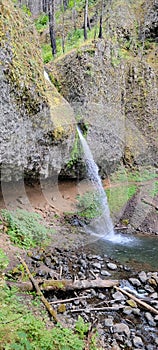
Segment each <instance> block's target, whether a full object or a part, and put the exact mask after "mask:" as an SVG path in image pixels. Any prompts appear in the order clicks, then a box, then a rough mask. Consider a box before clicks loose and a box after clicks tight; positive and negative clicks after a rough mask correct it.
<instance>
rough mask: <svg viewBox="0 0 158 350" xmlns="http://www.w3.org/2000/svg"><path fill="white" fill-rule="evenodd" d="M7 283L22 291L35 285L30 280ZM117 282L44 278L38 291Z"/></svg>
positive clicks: (70, 288) (31, 288)
mask: <svg viewBox="0 0 158 350" xmlns="http://www.w3.org/2000/svg"><path fill="white" fill-rule="evenodd" d="M34 281H35V283H36V284H37V285H38V280H37V281H36V280H35V279H34ZM6 283H7V285H8V286H10V287H12V286H16V287H17V288H19V289H20V290H22V291H25V292H26V291H32V290H33V289H34V287H35V285H34V283H33V282H32V283H33V285H32V283H30V282H11V281H6ZM118 284H119V281H118V280H102V279H101V278H96V279H95V280H77V281H73V280H64V279H63V280H45V281H43V282H42V283H41V280H40V284H39V285H38V287H39V286H40V291H52V290H62V291H69V290H81V289H89V288H112V287H114V286H116V285H118ZM35 289H36V287H35Z"/></svg>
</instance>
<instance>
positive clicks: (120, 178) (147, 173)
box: [111, 166, 157, 183]
mask: <svg viewBox="0 0 158 350" xmlns="http://www.w3.org/2000/svg"><path fill="white" fill-rule="evenodd" d="M156 177H157V174H156V171H155V168H154V167H152V166H148V167H147V166H140V167H139V168H138V169H136V170H133V171H129V170H126V169H125V168H124V167H122V166H121V167H120V168H119V169H118V170H117V171H116V172H115V173H114V174H113V175H112V176H111V181H112V182H130V181H131V182H138V183H139V182H144V181H149V180H153V179H156Z"/></svg>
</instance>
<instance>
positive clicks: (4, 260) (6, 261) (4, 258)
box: [0, 248, 9, 272]
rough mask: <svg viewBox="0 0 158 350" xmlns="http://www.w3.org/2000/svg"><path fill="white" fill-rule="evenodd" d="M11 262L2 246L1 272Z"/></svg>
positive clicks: (0, 250) (0, 255) (0, 253)
mask: <svg viewBox="0 0 158 350" xmlns="http://www.w3.org/2000/svg"><path fill="white" fill-rule="evenodd" d="M8 264H9V259H8V257H7V255H6V254H5V253H4V251H3V249H1V248H0V272H1V271H2V270H4V269H5V268H6V267H7V266H8Z"/></svg>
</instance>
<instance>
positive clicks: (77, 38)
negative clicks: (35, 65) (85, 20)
mask: <svg viewBox="0 0 158 350" xmlns="http://www.w3.org/2000/svg"><path fill="white" fill-rule="evenodd" d="M95 32H96V28H95V27H93V28H92V30H90V31H88V32H87V35H88V40H86V42H85V40H84V35H83V29H76V30H73V31H70V32H69V33H68V35H67V37H66V38H65V51H64V53H63V49H62V39H61V38H58V37H57V39H56V47H57V54H56V56H55V58H57V57H59V56H62V55H63V54H66V53H68V52H70V51H71V50H72V49H80V47H82V45H83V44H86V45H88V44H89V43H90V42H91V40H92V39H94V37H95ZM41 47H42V57H43V61H44V63H48V62H49V61H51V60H53V59H54V58H53V56H52V48H51V45H50V44H42V46H41Z"/></svg>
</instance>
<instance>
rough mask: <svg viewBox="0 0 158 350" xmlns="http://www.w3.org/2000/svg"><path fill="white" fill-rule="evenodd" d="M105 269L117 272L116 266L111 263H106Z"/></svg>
mask: <svg viewBox="0 0 158 350" xmlns="http://www.w3.org/2000/svg"><path fill="white" fill-rule="evenodd" d="M107 267H108V269H110V270H117V265H116V264H113V263H110V262H109V263H107Z"/></svg>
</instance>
